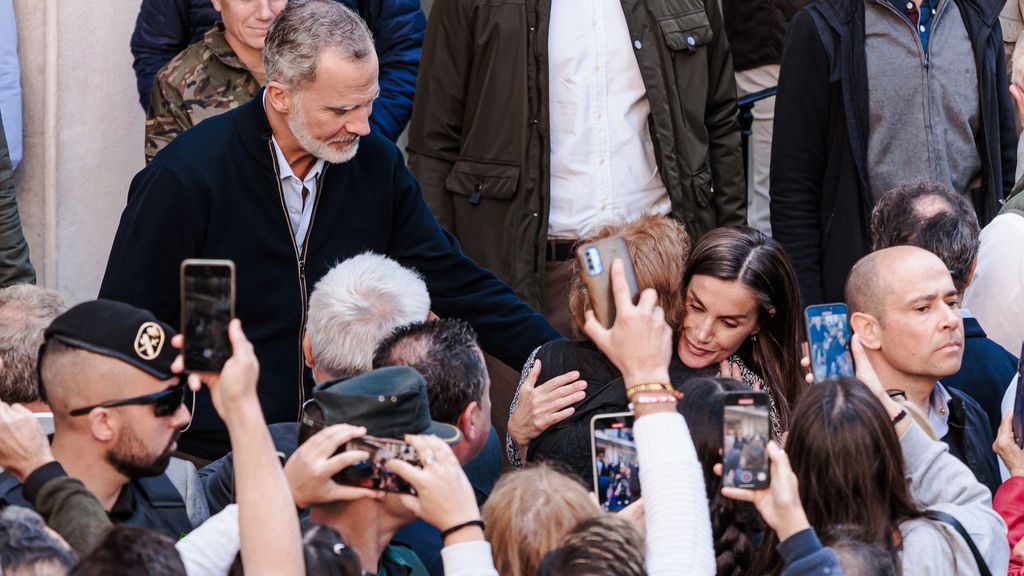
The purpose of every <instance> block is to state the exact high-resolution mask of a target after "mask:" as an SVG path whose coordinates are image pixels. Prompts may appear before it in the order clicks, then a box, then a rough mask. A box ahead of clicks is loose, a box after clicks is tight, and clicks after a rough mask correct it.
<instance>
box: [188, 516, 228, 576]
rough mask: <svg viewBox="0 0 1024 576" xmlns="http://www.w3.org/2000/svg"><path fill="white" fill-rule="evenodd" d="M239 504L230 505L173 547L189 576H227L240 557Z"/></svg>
mask: <svg viewBox="0 0 1024 576" xmlns="http://www.w3.org/2000/svg"><path fill="white" fill-rule="evenodd" d="M239 545H240V540H239V535H238V504H230V505H228V506H227V507H226V508H224V509H223V510H221V511H220V512H219V513H217V514H214V515H213V516H210V519H209V520H207V521H206V522H203V523H202V524H200V525H199V526H198V527H197V528H196V529H195V530H193V531H191V532H189V534H188V536H185V537H184V538H182V539H181V540H178V543H177V544H175V545H174V547H175V548H177V550H178V556H181V561H182V562H183V563H184V564H185V573H186V574H188V576H224V574H227V573H228V570H229V569H230V568H231V563H232V562H234V561H235V556H237V555H238V550H239Z"/></svg>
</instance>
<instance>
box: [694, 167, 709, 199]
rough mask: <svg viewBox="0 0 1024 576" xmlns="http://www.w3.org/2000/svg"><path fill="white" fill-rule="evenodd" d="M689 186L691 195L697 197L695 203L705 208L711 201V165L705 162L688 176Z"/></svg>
mask: <svg viewBox="0 0 1024 576" xmlns="http://www.w3.org/2000/svg"><path fill="white" fill-rule="evenodd" d="M690 186H691V187H692V188H693V195H694V197H696V199H697V205H698V206H700V207H701V208H707V207H708V205H709V204H710V203H711V165H710V164H705V165H704V167H703V168H701V169H700V170H698V171H697V172H696V173H694V174H693V175H692V176H690Z"/></svg>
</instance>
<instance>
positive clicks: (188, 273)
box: [181, 259, 235, 372]
mask: <svg viewBox="0 0 1024 576" xmlns="http://www.w3.org/2000/svg"><path fill="white" fill-rule="evenodd" d="M234 317H235V263H234V262H232V261H230V260H198V259H190V260H185V261H184V262H182V263H181V333H182V334H183V335H184V336H185V349H184V350H183V351H182V354H183V355H184V357H185V370H187V371H190V372H220V370H221V368H223V367H224V363H225V362H227V360H228V358H230V357H231V341H230V340H229V339H228V323H230V322H231V319H232V318H234Z"/></svg>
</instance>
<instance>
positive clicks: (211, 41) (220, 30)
mask: <svg viewBox="0 0 1024 576" xmlns="http://www.w3.org/2000/svg"><path fill="white" fill-rule="evenodd" d="M203 44H205V45H206V47H207V48H208V49H209V50H210V52H211V53H212V54H213V55H214V56H216V57H217V59H218V60H220V61H221V62H223V63H224V65H225V66H228V67H230V68H238V69H239V70H245V71H246V72H248V71H249V69H248V68H246V67H245V64H242V61H241V60H239V59H238V54H235V51H234V50H232V49H231V45H230V44H228V39H227V36H225V35H224V23H223V22H217V23H216V24H214V25H213V28H210V29H209V30H208V31H207V32H206V34H204V35H203Z"/></svg>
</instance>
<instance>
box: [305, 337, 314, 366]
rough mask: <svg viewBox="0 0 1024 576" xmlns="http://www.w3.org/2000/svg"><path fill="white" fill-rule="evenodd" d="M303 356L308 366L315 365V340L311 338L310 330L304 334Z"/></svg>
mask: <svg viewBox="0 0 1024 576" xmlns="http://www.w3.org/2000/svg"><path fill="white" fill-rule="evenodd" d="M302 358H303V359H304V360H305V361H306V367H307V368H312V367H313V364H314V362H313V341H312V340H310V338H309V332H306V333H305V334H303V335H302Z"/></svg>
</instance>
